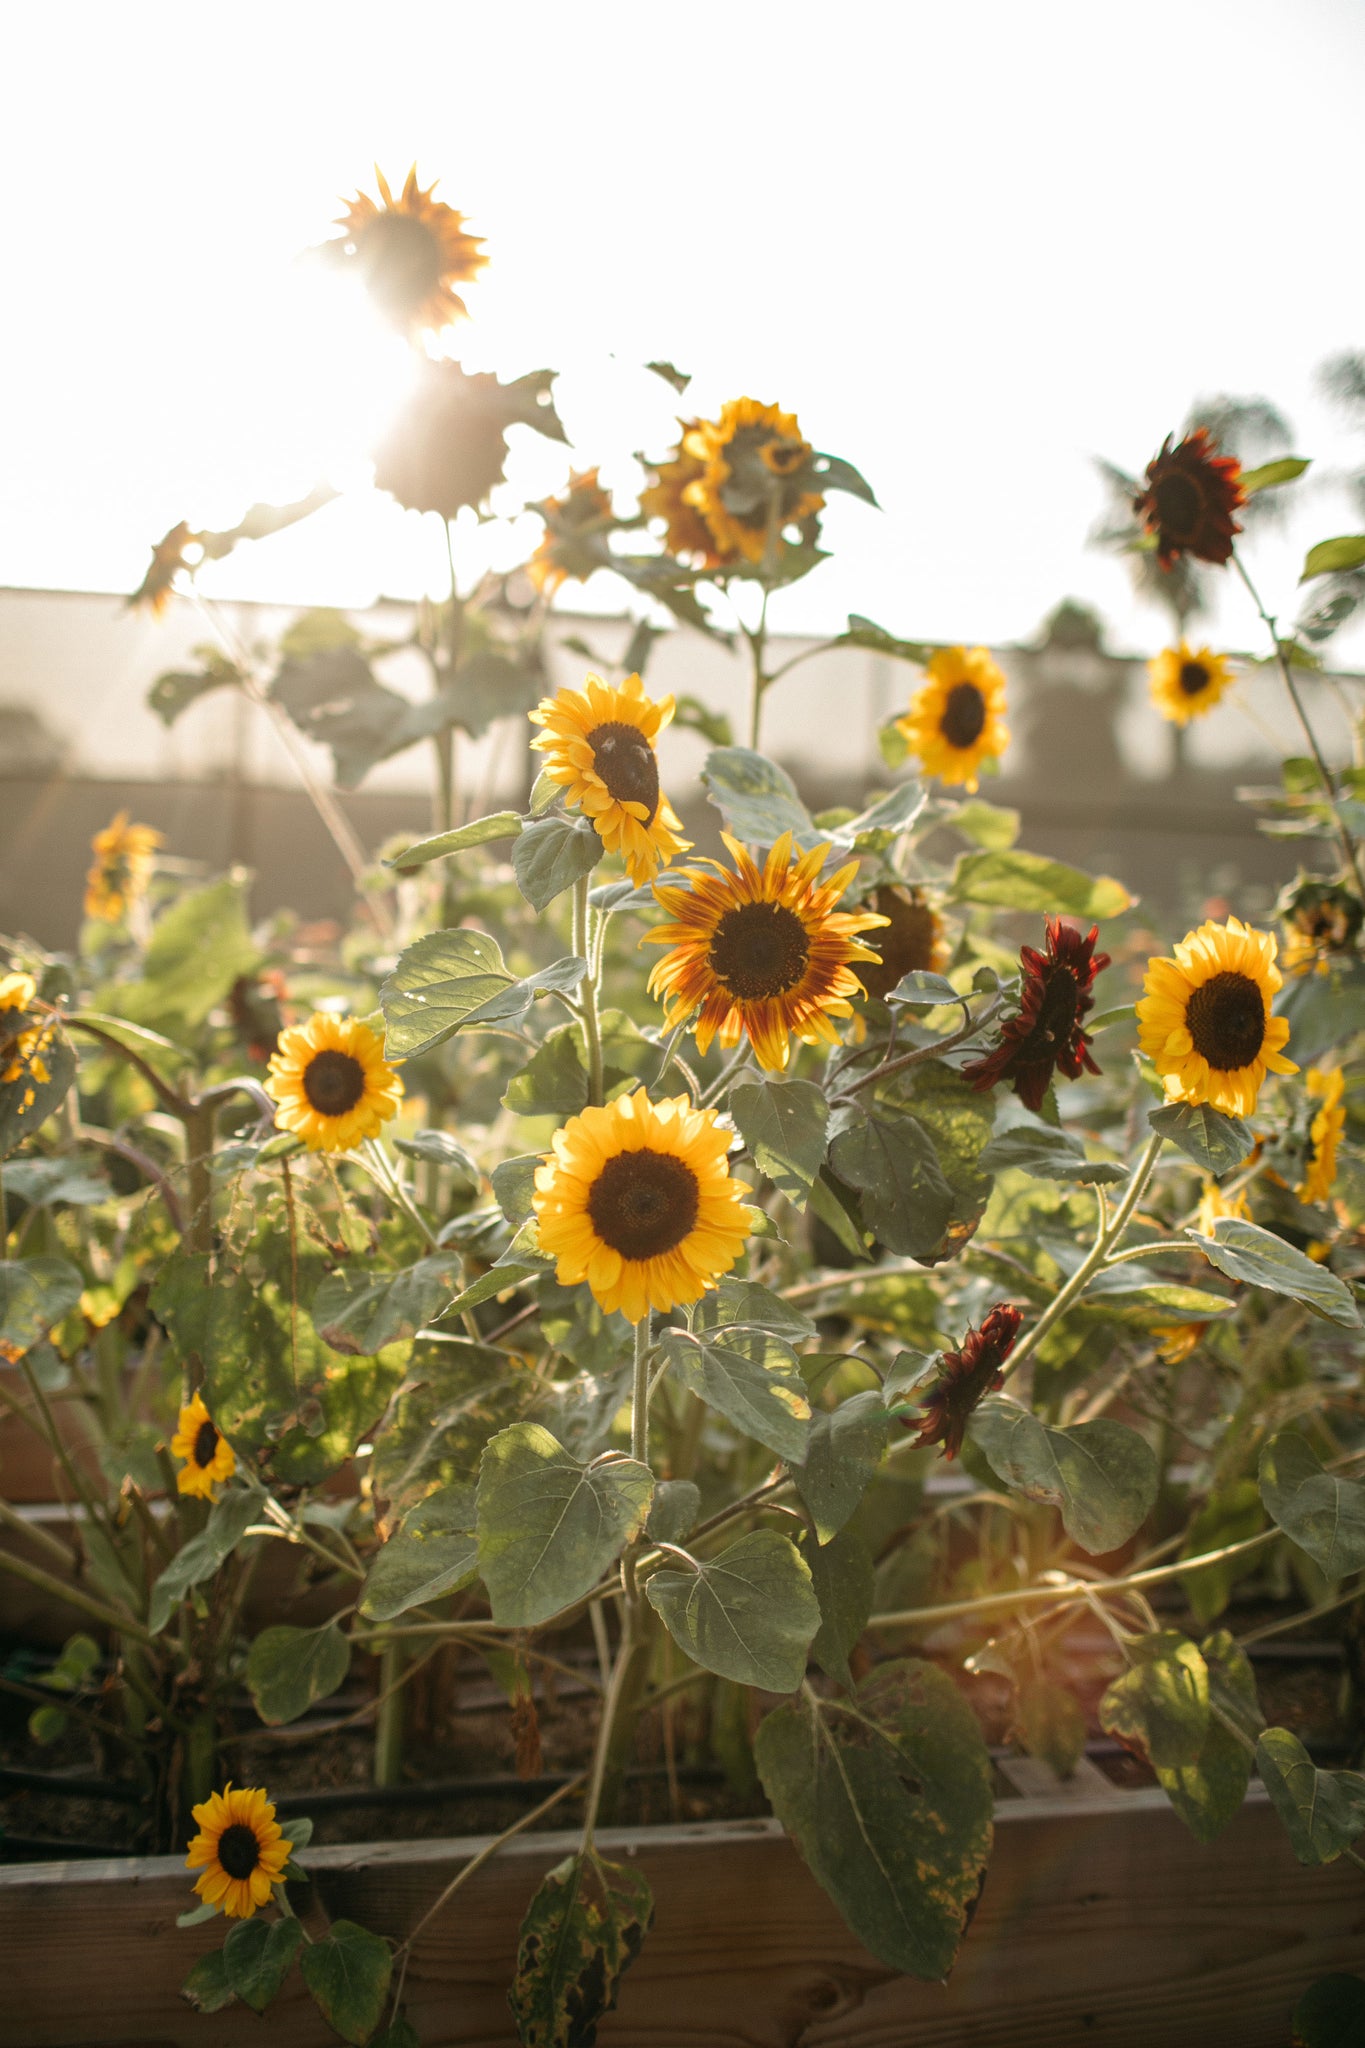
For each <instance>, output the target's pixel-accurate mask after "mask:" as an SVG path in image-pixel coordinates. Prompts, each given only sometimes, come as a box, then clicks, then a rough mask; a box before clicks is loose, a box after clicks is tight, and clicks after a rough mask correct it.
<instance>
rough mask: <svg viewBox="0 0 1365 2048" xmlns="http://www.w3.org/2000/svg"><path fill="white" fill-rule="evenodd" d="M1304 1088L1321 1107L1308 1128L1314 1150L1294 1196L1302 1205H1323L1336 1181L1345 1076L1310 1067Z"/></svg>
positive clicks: (1343, 1119)
mask: <svg viewBox="0 0 1365 2048" xmlns="http://www.w3.org/2000/svg"><path fill="white" fill-rule="evenodd" d="M1304 1086H1305V1087H1306V1088H1307V1090H1308V1093H1309V1094H1310V1095H1311V1096H1312V1097H1313V1099H1314V1101H1316V1102H1320V1103H1321V1105H1322V1107H1321V1108H1320V1109H1319V1110H1318V1112H1317V1114H1316V1115H1315V1116H1314V1118H1313V1121H1312V1123H1311V1125H1310V1126H1309V1131H1308V1137H1309V1142H1310V1144H1311V1145H1312V1148H1313V1149H1312V1153H1311V1156H1310V1157H1309V1159H1308V1160H1307V1161H1306V1163H1305V1165H1304V1170H1303V1179H1302V1180H1301V1181H1300V1182H1299V1184H1298V1186H1297V1187H1296V1188H1295V1190H1294V1193H1295V1194H1296V1195H1297V1196H1298V1198H1299V1200H1300V1201H1301V1202H1314V1203H1317V1202H1326V1201H1330V1199H1331V1195H1332V1183H1333V1181H1334V1180H1335V1179H1336V1177H1337V1145H1338V1143H1339V1141H1340V1138H1341V1134H1342V1132H1343V1131H1344V1130H1345V1128H1346V1110H1345V1107H1344V1106H1343V1103H1342V1099H1341V1098H1342V1096H1343V1095H1344V1094H1345V1092H1346V1076H1345V1074H1344V1073H1343V1072H1342V1071H1341V1068H1340V1067H1331V1068H1323V1067H1310V1068H1309V1069H1308V1072H1307V1073H1306V1074H1305V1075H1304Z"/></svg>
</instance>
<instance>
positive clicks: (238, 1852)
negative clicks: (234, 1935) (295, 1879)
mask: <svg viewBox="0 0 1365 2048" xmlns="http://www.w3.org/2000/svg"><path fill="white" fill-rule="evenodd" d="M190 1811H191V1813H192V1814H193V1815H194V1818H195V1819H196V1820H197V1821H198V1823H199V1833H198V1834H197V1835H195V1836H193V1837H192V1839H191V1841H190V1845H189V1846H190V1853H189V1855H188V1856H187V1857H186V1858H185V1867H186V1869H187V1870H198V1871H199V1872H200V1873H201V1874H200V1876H199V1877H198V1878H197V1879H196V1881H195V1886H194V1889H195V1890H196V1891H197V1892H198V1894H199V1896H200V1898H201V1899H203V1900H204V1901H205V1902H206V1903H207V1904H208V1905H210V1906H217V1907H218V1908H219V1910H220V1911H221V1912H223V1913H225V1914H226V1915H227V1917H228V1919H229V1920H249V1919H250V1918H251V1916H252V1914H253V1913H258V1912H259V1911H260V1909H261V1907H262V1906H267V1905H269V1903H270V1894H271V1892H272V1891H273V1890H274V1888H275V1886H276V1885H277V1884H280V1883H281V1882H282V1881H283V1877H284V1866H285V1864H286V1863H287V1862H288V1861H289V1850H290V1846H291V1845H290V1843H289V1841H288V1840H287V1838H286V1837H285V1834H284V1831H283V1829H282V1828H281V1827H280V1824H279V1822H278V1821H277V1820H276V1818H275V1808H274V1805H273V1803H272V1802H271V1801H270V1800H269V1799H267V1798H266V1795H265V1793H264V1792H263V1791H262V1790H261V1789H260V1787H259V1786H246V1785H243V1786H241V1787H239V1788H238V1789H237V1790H235V1791H234V1789H233V1787H232V1783H231V1781H230V1780H229V1782H228V1783H227V1784H226V1785H225V1786H224V1787H223V1789H222V1791H221V1792H211V1793H210V1794H209V1796H208V1798H207V1799H206V1800H204V1802H203V1804H202V1805H200V1806H192V1807H191V1808H190Z"/></svg>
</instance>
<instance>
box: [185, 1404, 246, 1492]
mask: <svg viewBox="0 0 1365 2048" xmlns="http://www.w3.org/2000/svg"><path fill="white" fill-rule="evenodd" d="M171 1456H172V1457H173V1458H181V1459H183V1460H184V1470H183V1471H181V1472H177V1473H176V1475H175V1483H176V1486H177V1487H178V1489H179V1491H180V1492H181V1493H187V1494H191V1495H194V1496H197V1497H198V1498H199V1499H200V1500H216V1499H217V1498H218V1491H217V1490H218V1487H219V1486H220V1485H221V1484H222V1482H223V1481H224V1480H227V1479H231V1477H232V1475H233V1473H234V1472H235V1471H236V1470H237V1456H236V1453H235V1452H234V1450H233V1448H232V1445H231V1444H230V1443H229V1442H228V1440H227V1438H226V1437H225V1436H224V1435H223V1434H222V1432H221V1430H219V1429H218V1428H217V1427H216V1425H215V1423H214V1420H213V1417H212V1416H211V1415H210V1414H209V1411H208V1409H207V1408H206V1407H205V1406H204V1397H203V1395H202V1394H196V1395H195V1396H194V1398H193V1400H192V1401H190V1402H188V1403H187V1404H186V1406H185V1407H183V1408H182V1409H181V1411H180V1425H179V1427H178V1428H177V1430H176V1432H175V1435H174V1436H173V1437H172V1438H171Z"/></svg>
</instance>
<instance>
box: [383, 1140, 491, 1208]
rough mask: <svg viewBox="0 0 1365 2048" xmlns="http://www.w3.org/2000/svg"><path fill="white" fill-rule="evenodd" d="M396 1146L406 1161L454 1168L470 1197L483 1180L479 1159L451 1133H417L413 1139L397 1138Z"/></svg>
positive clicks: (460, 1184)
mask: <svg viewBox="0 0 1365 2048" xmlns="http://www.w3.org/2000/svg"><path fill="white" fill-rule="evenodd" d="M393 1144H394V1150H395V1151H396V1152H401V1153H402V1154H403V1156H404V1158H405V1159H424V1160H426V1162H427V1163H428V1165H430V1166H450V1167H453V1168H454V1170H455V1173H456V1176H457V1184H458V1185H459V1186H461V1187H462V1188H464V1189H467V1190H468V1191H469V1192H470V1193H471V1194H472V1193H473V1192H475V1191H476V1190H477V1188H478V1187H479V1186H480V1184H481V1182H482V1180H483V1170H482V1168H481V1167H480V1165H479V1162H478V1160H477V1159H475V1157H474V1155H473V1153H472V1152H467V1151H466V1150H465V1148H464V1146H463V1145H462V1144H461V1143H460V1141H459V1139H458V1138H452V1137H451V1135H450V1132H449V1131H414V1132H413V1134H412V1136H411V1137H410V1138H395V1139H394V1141H393Z"/></svg>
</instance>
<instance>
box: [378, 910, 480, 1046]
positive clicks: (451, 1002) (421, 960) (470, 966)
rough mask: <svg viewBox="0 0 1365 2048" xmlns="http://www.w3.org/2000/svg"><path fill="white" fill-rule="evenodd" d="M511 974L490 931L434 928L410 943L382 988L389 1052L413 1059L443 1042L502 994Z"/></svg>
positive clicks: (381, 1004) (386, 1043)
mask: <svg viewBox="0 0 1365 2048" xmlns="http://www.w3.org/2000/svg"><path fill="white" fill-rule="evenodd" d="M512 980H513V977H512V975H510V974H509V973H508V971H507V967H506V965H505V963H504V961H503V957H502V952H501V949H500V947H499V945H498V942H497V940H496V939H492V938H490V937H489V936H488V933H487V932H476V931H469V930H464V929H461V930H459V931H449V932H429V933H428V934H427V936H426V938H424V939H418V940H417V941H416V942H415V943H414V944H413V945H411V946H406V947H405V948H404V949H403V951H402V952H401V953H400V954H399V956H398V965H397V966H396V967H395V968H394V970H393V973H392V974H391V975H390V976H389V978H388V980H387V981H386V982H385V983H384V984H383V986H382V988H381V989H380V991H379V1003H380V1008H381V1009H382V1010H383V1012H384V1022H385V1024H386V1025H387V1027H388V1030H387V1035H386V1038H385V1042H384V1050H385V1053H386V1054H387V1056H388V1058H389V1059H391V1060H410V1059H413V1058H415V1057H416V1055H417V1054H418V1053H423V1052H430V1051H431V1050H432V1048H433V1047H434V1046H438V1045H443V1044H444V1043H445V1041H446V1039H447V1038H449V1037H450V1036H451V1035H452V1033H454V1032H456V1031H458V1030H459V1028H460V1026H461V1024H463V1023H464V1020H465V1018H466V1017H467V1016H468V1015H469V1013H470V1011H471V1010H477V1009H478V1007H479V1005H480V1004H481V1003H486V1002H487V1001H488V999H489V998H490V996H496V995H500V994H501V993H502V991H503V990H504V989H505V988H507V987H509V986H510V985H511V982H512Z"/></svg>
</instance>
